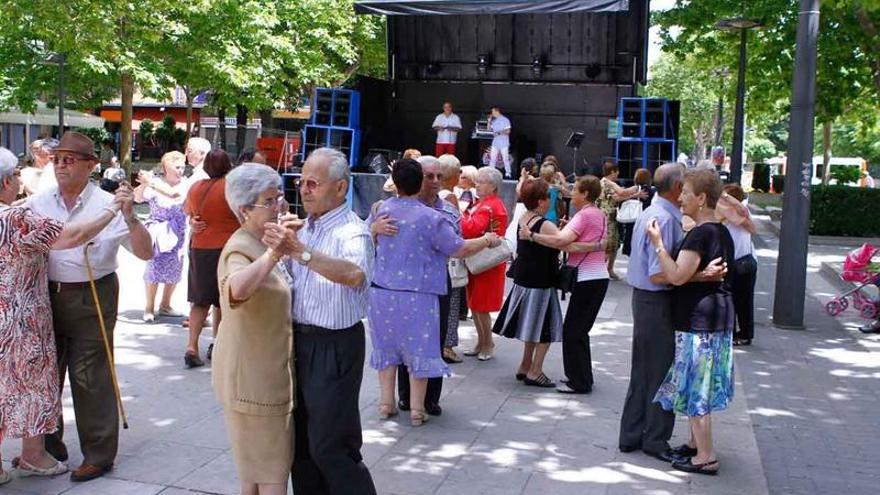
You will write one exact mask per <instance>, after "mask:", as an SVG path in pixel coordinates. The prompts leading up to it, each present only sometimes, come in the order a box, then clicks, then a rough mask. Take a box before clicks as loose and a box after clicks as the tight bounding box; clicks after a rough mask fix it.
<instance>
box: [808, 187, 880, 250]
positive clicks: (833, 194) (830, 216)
mask: <svg viewBox="0 0 880 495" xmlns="http://www.w3.org/2000/svg"><path fill="white" fill-rule="evenodd" d="M811 194H812V197H811V204H810V233H811V234H813V235H830V236H841V237H878V236H880V189H862V188H859V187H848V186H813V189H812V193H811Z"/></svg>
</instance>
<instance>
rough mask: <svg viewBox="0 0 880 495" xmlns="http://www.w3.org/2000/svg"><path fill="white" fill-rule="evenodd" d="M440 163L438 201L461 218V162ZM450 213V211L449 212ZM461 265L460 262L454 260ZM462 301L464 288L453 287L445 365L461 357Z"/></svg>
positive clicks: (445, 159)
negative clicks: (459, 204)
mask: <svg viewBox="0 0 880 495" xmlns="http://www.w3.org/2000/svg"><path fill="white" fill-rule="evenodd" d="M437 160H439V161H440V178H441V180H442V181H443V189H441V190H440V193H439V196H440V199H442V200H445V201H448V202H449V203H450V204H452V205H453V206H455V207H456V208H455V209H454V210H455V211H456V212H458V217H459V218H461V210H459V209H458V208H457V207H458V196H456V195H455V188H456V186H458V183H459V180H460V179H461V162H460V161H459V160H458V158H456V157H455V155H450V154H446V155H440V157H438V158H437ZM450 211H452V210H450ZM455 227H457V228H458V232H457V233H458V234H459V235H461V231H460V230H461V224H460V220H459V222H456V225H455ZM455 262H457V263H462V260H456V261H455ZM463 299H464V287H453V288H452V290H451V291H450V292H449V317H448V320H447V325H448V332H447V333H446V342H444V343H443V360H444V361H446V362H447V363H460V362H461V361H462V359H461V357H460V356H459V355H458V354H457V353H456V352H455V347H457V346H458V315H459V313H460V312H461V305H462V300H463Z"/></svg>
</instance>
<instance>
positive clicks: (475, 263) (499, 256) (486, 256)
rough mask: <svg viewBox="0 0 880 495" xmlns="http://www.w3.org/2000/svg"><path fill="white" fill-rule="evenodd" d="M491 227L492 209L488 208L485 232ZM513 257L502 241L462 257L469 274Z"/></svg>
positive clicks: (480, 271) (482, 270) (477, 272)
mask: <svg viewBox="0 0 880 495" xmlns="http://www.w3.org/2000/svg"><path fill="white" fill-rule="evenodd" d="M491 228H492V210H491V209H490V210H489V225H487V226H486V232H489V231H490V229H491ZM512 257H513V252H512V251H511V250H510V246H508V245H507V243H506V242H502V243H501V244H499V245H497V246H495V247H493V248H487V249H483V250H482V251H480V252H478V253H477V254H473V255H471V256H468V257H467V258H465V259H464V264H465V266H467V269H468V271H469V272H470V273H471V275H479V274H481V273H483V272H485V271H489V270H491V269H492V268H495V267H496V266H498V265H500V264H501V263H505V262H507V261H509V260H510V259H511V258H512Z"/></svg>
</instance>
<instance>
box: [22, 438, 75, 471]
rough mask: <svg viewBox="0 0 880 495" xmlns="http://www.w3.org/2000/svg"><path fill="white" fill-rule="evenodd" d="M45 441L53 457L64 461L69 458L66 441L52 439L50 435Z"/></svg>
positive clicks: (47, 449) (46, 447)
mask: <svg viewBox="0 0 880 495" xmlns="http://www.w3.org/2000/svg"><path fill="white" fill-rule="evenodd" d="M43 443H44V444H45V449H46V452H48V453H49V455H51V456H52V457H54V458H55V459H57V460H58V461H60V462H64V461H66V460H67V458H68V455H67V446H66V445H64V442H59V441H57V440H55V439H54V437H53V439H52V440H51V441H50V440H49V437H48V436H47V437H46V439H45V440H44V441H43ZM13 467H15V466H13Z"/></svg>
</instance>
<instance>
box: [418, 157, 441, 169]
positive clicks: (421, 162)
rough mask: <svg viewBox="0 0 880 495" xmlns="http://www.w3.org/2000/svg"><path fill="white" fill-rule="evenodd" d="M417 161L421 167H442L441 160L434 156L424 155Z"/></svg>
mask: <svg viewBox="0 0 880 495" xmlns="http://www.w3.org/2000/svg"><path fill="white" fill-rule="evenodd" d="M416 161H417V162H419V165H429V164H430V165H437V166H438V167H440V166H441V163H440V160H438V159H437V157H436V156H433V155H422V156H420V157H418V158H416Z"/></svg>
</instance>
